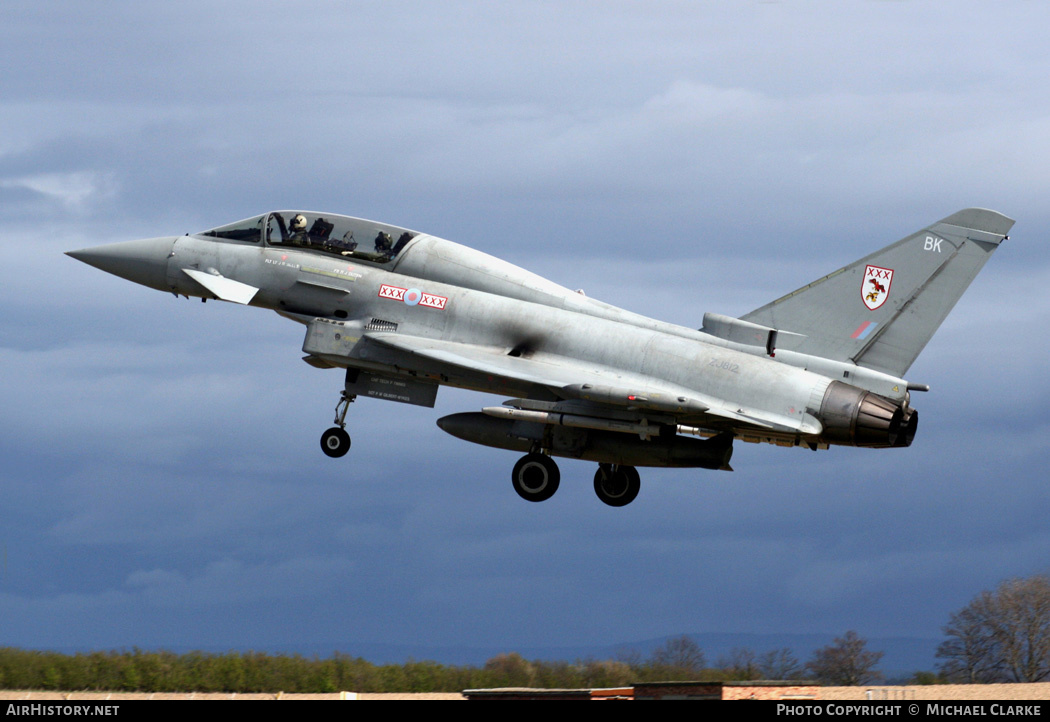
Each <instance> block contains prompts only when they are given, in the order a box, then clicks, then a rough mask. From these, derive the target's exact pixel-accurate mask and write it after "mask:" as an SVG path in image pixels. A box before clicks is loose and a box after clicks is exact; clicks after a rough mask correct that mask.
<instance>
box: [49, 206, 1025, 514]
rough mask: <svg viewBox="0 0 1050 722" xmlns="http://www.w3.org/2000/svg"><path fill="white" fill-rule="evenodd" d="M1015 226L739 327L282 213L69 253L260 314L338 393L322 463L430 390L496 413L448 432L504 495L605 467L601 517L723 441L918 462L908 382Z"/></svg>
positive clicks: (819, 285)
mask: <svg viewBox="0 0 1050 722" xmlns="http://www.w3.org/2000/svg"><path fill="white" fill-rule="evenodd" d="M1012 225H1013V221H1012V220H1011V219H1009V218H1007V217H1006V216H1003V215H1001V214H999V213H996V212H995V211H989V210H984V209H978V208H969V209H966V210H963V211H959V212H958V213H955V214H952V215H951V216H948V217H947V218H945V219H943V220H941V221H938V222H937V223H934V224H932V225H930V226H929V227H927V228H924V229H922V230H920V231H918V232H916V233H913V234H911V235H909V236H907V237H905V238H904V239H902V240H900V241H898V242H896V243H893V244H891V245H889V246H887V247H885V248H883V249H881V250H879V251H876V252H875V253H873V254H871V255H870V256H867V257H865V258H862V259H860V260H858V261H856V262H855V263H852V264H850V265H848V266H845V267H844V268H841V269H839V270H837V271H835V272H833V273H830V274H828V275H826V276H823V277H821V278H819V279H818V280H816V281H814V282H813V283H810V284H808V285H806V286H804V287H803V288H800V289H798V290H796V291H794V292H792V293H789V294H787V295H786V296H783V297H782V298H779V299H777V300H776V301H773V302H771V303H769V304H766V305H764V306H762V307H760V308H758V309H756V310H755V311H753V312H751V313H749V314H747V315H746V316H744V317H743V318H740V319H736V318H731V317H728V316H724V315H719V314H715V313H708V314H705V315H704V319H703V327H702V328H701V329H699V330H694V329H690V328H685V327H682V326H677V325H674V324H669V323H664V322H661V321H657V320H655V319H651V318H648V317H645V316H641V315H638V314H634V313H631V312H628V311H625V310H623V309H620V308H617V307H615V306H612V305H610V304H607V303H602V302H600V301H597V300H595V299H592V298H588V297H586V296H584V295H582V294H580V293H576V292H573V291H570V290H568V289H566V288H564V287H562V286H559V285H558V284H555V283H553V282H551V281H548V280H547V279H544V278H542V277H540V276H537V275H535V274H533V273H530V272H528V271H525V270H524V269H521V268H519V267H517V266H515V265H513V264H510V263H507V262H506V261H502V260H500V259H498V258H495V257H493V256H490V255H488V254H486V253H483V252H481V251H478V250H475V249H471V248H467V247H465V246H462V245H459V244H456V243H453V242H451V241H447V240H444V239H442V238H438V237H436V236H432V235H428V234H425V233H419V232H416V231H411V230H408V229H404V228H399V227H396V226H392V225H389V224H385V223H378V222H375V221H369V220H364V219H360V218H352V217H348V216H341V215H336V214H329V213H314V212H308V211H274V212H270V213H264V214H262V215H259V216H255V217H253V218H249V219H246V220H243V221H239V222H236V223H231V224H229V225H226V226H220V227H218V228H214V229H211V230H208V231H203V232H201V233H196V234H192V235H186V236H165V237H160V238H151V239H146V240H141V241H125V242H122V243H114V244H110V245H107V246H100V247H97V248H87V249H83V250H79V251H71V252H69V255H71V256H72V257H74V258H76V259H78V260H81V261H83V262H85V263H88V264H90V265H92V266H95V267H97V268H100V269H102V270H104V271H107V272H110V273H113V274H115V275H118V276H121V277H123V278H126V279H128V280H131V281H135V282H137V283H140V284H142V285H145V286H149V287H151V288H155V289H158V290H163V291H169V292H171V293H173V294H174V295H175V296H176V297H180V296H184V297H187V298H188V297H199V298H201V299H203V300H207V299H219V300H224V301H229V302H232V303H237V304H242V305H248V306H257V307H261V308H267V309H271V310H274V311H276V312H278V313H279V314H281V315H282V316H285V317H287V318H289V319H291V320H294V321H297V322H299V323H301V324H303V325H304V327H305V340H304V342H303V351H304V353H305V356H304V360H305V361H306V362H307V363H309V364H310V365H312V366H314V367H317V368H323V369H341V370H343V373H344V378H343V383H342V388H341V390H340V399H339V403H338V405H337V406H336V418H335V426H333V427H332V428H331V429H329V430H328V431H326V432H325V433H324V434H323V435H322V437H321V447H322V449H323V451H324V452H325V453H326V454H327V455H329V456H331V457H341V456H343V455H345V454H346V453H347V451H348V450H349V448H350V437H349V435H348V434H347V432H346V430H345V427H346V415H347V410H348V408H349V405H350V403H352V402H353V401H354V400H355V399H357V398H358V397H362V396H363V397H371V398H377V399H386V400H391V401H398V402H402V403H409V404H415V405H420V406H433V405H434V402H435V399H436V397H437V392H438V389H439V388H440V387H441V386H443V385H446V386H455V387H459V388H465V389H472V390H477V391H483V392H489V393H495V394H500V395H504V396H508V397H510V398H509V399H508V400H507V401H506V402H504V404H503V405H502V406H495V407H487V408H483V409H481V410H480V411H473V412H465V413H459V414H453V415H451V416H446V417H444V418H442V419H439V420H438V425H439V426H440V427H441V428H442V429H444V430H445V431H446V432H448V433H450V434H452V435H454V436H457V437H459V438H461V439H465V440H467V441H472V442H475V443H480V444H485V445H488V446H494V447H497V448H503V449H510V450H516V451H519V452H522V453H524V456H522V457H521V459H520V460H519V461H518V462H517V464H516V465H515V466H514V469H513V471H512V474H511V477H512V483H513V486H514V488H515V490H516V491H517V493H518V494H519V495H520V496H522V497H523V498H525V499H527V500H529V501H542V500H545V499H548V498H550V496H551V495H553V494H554V492H555V491H557V489H558V486H559V482H560V471H559V469H558V466H557V464H556V463H555V462H554V460H553V458H552V457H564V458H571V459H584V460H589V461H592V462H597V464H598V469H597V471H596V472H595V475H594V489H595V492H596V493H597V495H598V497H599V498H600V499H601V500H602V501H603V502H605V503H606V504H609V505H611V506H623V505H625V504H628V503H630V502H631V501H632V500H633V499H634V498H635V497H636V496H637V494H638V491H639V488H640V476H639V474H638V471H637V467H639V466H675V467H700V468H706V469H724V470H727V469H729V461H730V457H731V455H732V449H733V442H734V441H735V440H742V441H749V442H765V443H772V444H776V445H780V446H802V447H807V448H811V449H825V448H828V446H830V445H847V446H863V447H871V448H891V447H903V446H908V445H910V444H911V442H912V439H913V438H914V436H915V432H916V429H917V426H918V414H917V412H916V411H915V410H914V408H913V407H912V405H911V392H912V391H916V390H926V389H927V387H926V386H925V385H923V384H917V383H911V382H909V381H908V380H907V379H905V378H904V374H905V373H907V370H908V368H909V367H910V366H911V364H912V362H913V361H914V360H915V357H916V356H917V355H918V354H919V352H921V351H922V349H923V348H924V347H925V345H926V343H927V342H928V341H929V339H930V337H931V336H932V335H933V333H934V332H935V331H936V329H937V328H938V326H939V325H940V323H941V322H942V321H943V320H944V318H945V316H946V315H947V314H948V312H949V311H950V310H951V308H952V307H953V306H954V305H955V303H956V301H957V300H958V299H959V297H960V296H961V295H962V293H963V291H965V290H966V288H967V287H968V286H969V284H970V282H971V281H972V280H973V278H974V277H975V276H976V274H977V272H978V271H979V270H980V269H981V267H982V266H983V265H984V263H985V261H987V259H988V257H989V256H991V254H992V253H993V252H994V251H995V250H996V249H997V248H998V247H999V245H1000V244H1001V242H1002V241H1003V240H1004V239H1005V238H1006V237H1007V235H1006V234H1007V233H1008V232H1009V230H1010V228H1011V226H1012Z"/></svg>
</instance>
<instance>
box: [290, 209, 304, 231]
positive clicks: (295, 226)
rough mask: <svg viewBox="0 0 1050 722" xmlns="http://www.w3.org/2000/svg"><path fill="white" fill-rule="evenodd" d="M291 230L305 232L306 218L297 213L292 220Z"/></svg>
mask: <svg viewBox="0 0 1050 722" xmlns="http://www.w3.org/2000/svg"><path fill="white" fill-rule="evenodd" d="M291 229H292V230H293V231H305V230H306V216H304V215H303V214H302V213H299V214H298V215H296V216H295V218H293V219H292V223H291Z"/></svg>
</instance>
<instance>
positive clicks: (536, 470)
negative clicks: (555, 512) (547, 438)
mask: <svg viewBox="0 0 1050 722" xmlns="http://www.w3.org/2000/svg"><path fill="white" fill-rule="evenodd" d="M511 481H512V482H513V483H514V491H516V492H518V496H520V497H521V498H522V499H525V500H526V501H546V500H547V499H550V498H551V497H552V496H554V492H556V491H557V490H558V483H559V482H560V481H561V472H560V471H558V465H557V464H555V463H554V459H552V458H551V457H549V456H546V455H544V454H536V453H533V454H526V455H525V456H523V457H521V458H520V459H518V463H517V464H515V465H514V471H512V472H511Z"/></svg>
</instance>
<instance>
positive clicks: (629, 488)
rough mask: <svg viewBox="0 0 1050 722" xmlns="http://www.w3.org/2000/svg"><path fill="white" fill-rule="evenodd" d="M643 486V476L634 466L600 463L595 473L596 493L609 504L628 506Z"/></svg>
mask: <svg viewBox="0 0 1050 722" xmlns="http://www.w3.org/2000/svg"><path fill="white" fill-rule="evenodd" d="M641 488H642V481H641V477H639V476H638V470H637V469H635V468H634V467H633V466H621V465H618V464H598V471H596V472H595V474H594V493H595V494H597V495H598V498H599V499H601V500H602V501H603V502H605V503H606V504H608V505H609V506H627V505H628V504H630V503H631V502H632V501H634V498H635V497H636V496H638V491H639V490H640V489H641Z"/></svg>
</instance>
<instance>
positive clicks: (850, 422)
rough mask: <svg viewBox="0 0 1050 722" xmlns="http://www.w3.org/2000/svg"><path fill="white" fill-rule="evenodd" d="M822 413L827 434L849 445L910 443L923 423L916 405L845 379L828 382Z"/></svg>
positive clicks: (838, 441)
mask: <svg viewBox="0 0 1050 722" xmlns="http://www.w3.org/2000/svg"><path fill="white" fill-rule="evenodd" d="M819 415H820V419H821V421H822V422H823V423H824V433H823V438H824V439H826V440H827V441H829V442H831V443H834V444H845V445H848V446H867V447H874V448H878V447H887V446H908V445H910V444H911V442H912V439H914V438H915V431H916V429H917V427H918V423H919V415H918V413H917V412H916V411H915V410H914V409H910V408H909V409H905V408H904V407H903V406H901V405H899V404H898V403H896V402H895V401H893V400H891V399H888V398H886V397H885V396H879V395H878V394H873V393H871V392H870V391H864V390H863V389H859V388H857V387H856V386H850V385H849V384H844V383H842V382H841V381H832V382H831V383H830V384H829V385H828V388H827V391H825V392H824V400H823V401H822V402H821V405H820V414H819Z"/></svg>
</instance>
